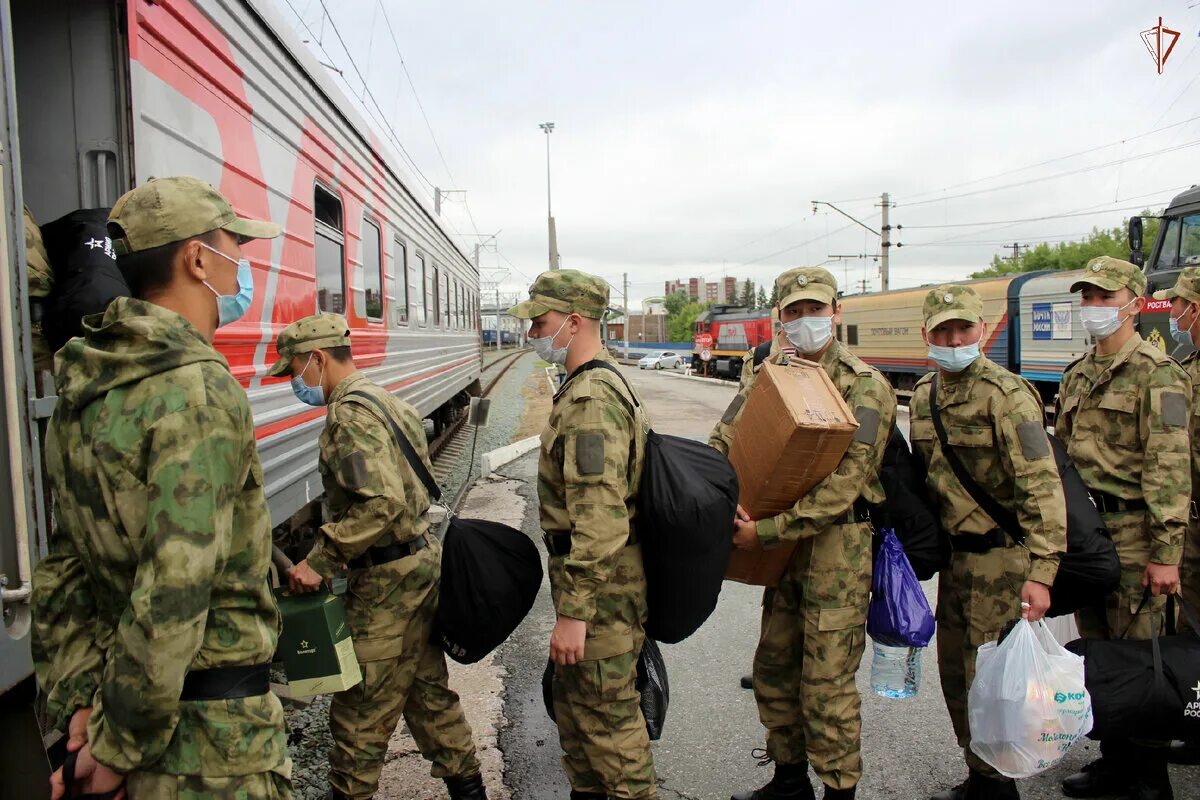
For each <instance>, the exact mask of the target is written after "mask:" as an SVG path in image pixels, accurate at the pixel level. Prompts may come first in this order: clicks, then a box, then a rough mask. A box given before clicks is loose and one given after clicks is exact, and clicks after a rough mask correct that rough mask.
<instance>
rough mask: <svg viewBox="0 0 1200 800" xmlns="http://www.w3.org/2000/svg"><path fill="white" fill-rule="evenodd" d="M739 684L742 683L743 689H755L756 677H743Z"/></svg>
mask: <svg viewBox="0 0 1200 800" xmlns="http://www.w3.org/2000/svg"><path fill="white" fill-rule="evenodd" d="M738 683H740V684H741V685H742V688H743V689H753V688H754V676H753V675H743V676H742V679H741V680H740V681H738Z"/></svg>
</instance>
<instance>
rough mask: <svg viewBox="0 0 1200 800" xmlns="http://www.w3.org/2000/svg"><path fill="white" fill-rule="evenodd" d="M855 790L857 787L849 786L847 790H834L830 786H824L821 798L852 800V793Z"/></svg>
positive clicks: (825, 799) (826, 799)
mask: <svg viewBox="0 0 1200 800" xmlns="http://www.w3.org/2000/svg"><path fill="white" fill-rule="evenodd" d="M857 790H858V787H857V786H851V787H850V788H849V789H835V788H833V787H832V786H826V787H825V794H824V795H822V798H823V800H854V793H855V792H856V791H857Z"/></svg>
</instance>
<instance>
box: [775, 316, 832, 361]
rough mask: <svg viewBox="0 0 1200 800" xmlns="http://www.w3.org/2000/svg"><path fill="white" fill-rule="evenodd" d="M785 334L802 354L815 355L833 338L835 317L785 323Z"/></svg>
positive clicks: (802, 318) (811, 318)
mask: <svg viewBox="0 0 1200 800" xmlns="http://www.w3.org/2000/svg"><path fill="white" fill-rule="evenodd" d="M783 334H784V336H786V337H787V339H788V341H789V342H791V343H792V344H793V345H795V346H796V349H797V350H799V351H800V352H801V353H815V352H817V351H818V350H820V349H821V348H822V347H824V346H825V345H827V344H829V340H830V339H832V338H833V317H800V319H794V320H792V321H791V322H785V323H783Z"/></svg>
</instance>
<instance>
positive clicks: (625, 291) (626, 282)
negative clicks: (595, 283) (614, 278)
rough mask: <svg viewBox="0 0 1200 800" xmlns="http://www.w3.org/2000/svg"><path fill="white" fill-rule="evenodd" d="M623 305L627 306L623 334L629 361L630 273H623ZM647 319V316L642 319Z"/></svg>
mask: <svg viewBox="0 0 1200 800" xmlns="http://www.w3.org/2000/svg"><path fill="white" fill-rule="evenodd" d="M621 305H623V306H625V324H624V325H623V326H622V327H621V332H622V333H624V334H625V360H626V361H628V360H629V273H628V272H622V273H621ZM642 319H643V320H644V319H645V316H643V317H642Z"/></svg>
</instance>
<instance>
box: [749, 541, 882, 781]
mask: <svg viewBox="0 0 1200 800" xmlns="http://www.w3.org/2000/svg"><path fill="white" fill-rule="evenodd" d="M870 586H871V529H870V526H869V525H867V524H865V523H856V524H853V525H833V526H831V527H829V528H827V529H826V530H824V531H822V532H821V533H819V534H817V535H816V536H815V537H812V538H807V539H802V540H801V541H800V544H799V545H798V546H797V547H796V551H795V553H794V554H793V556H792V560H791V563H790V564H789V566H788V569H787V572H785V573H784V576H783V578H782V579H781V580H780V582H779V585H778V586H773V587H770V588H768V589H767V590H766V591H765V592H764V594H763V614H762V631H761V633H760V635H759V641H758V649H757V650H756V651H755V653H754V698H755V700H756V701H757V703H758V716H759V719H761V720H762V724H763V726H764V727H766V729H767V755H769V756H770V757H771V758H772V759H773V760H774V761H775V763H777V764H798V763H801V762H804V761H808V762H809V763H810V764H811V765H812V768H813V771H814V772H815V773H816V774H817V777H819V778H820V779H821V781H822V782H824V783H825V785H827V786H831V787H833V788H835V789H849V788H851V787H853V786H856V785H858V781H859V779H860V778H861V777H862V749H861V738H862V716H861V705H862V699H861V697H860V696H859V694H858V688H857V687H856V686H855V683H854V674H855V672H857V670H858V666H859V663H860V662H861V661H862V654H863V650H864V648H865V647H866V639H867V633H866V620H867V600H868V597H869V593H870Z"/></svg>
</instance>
